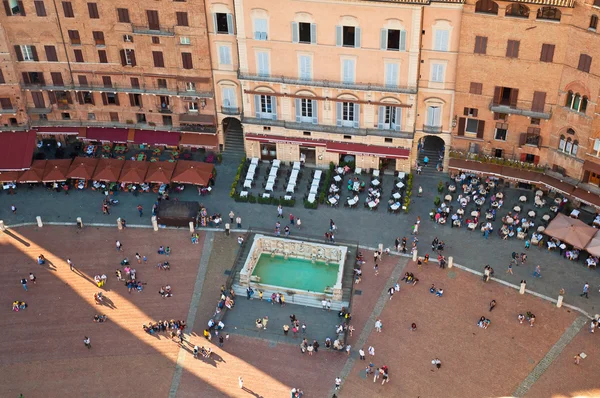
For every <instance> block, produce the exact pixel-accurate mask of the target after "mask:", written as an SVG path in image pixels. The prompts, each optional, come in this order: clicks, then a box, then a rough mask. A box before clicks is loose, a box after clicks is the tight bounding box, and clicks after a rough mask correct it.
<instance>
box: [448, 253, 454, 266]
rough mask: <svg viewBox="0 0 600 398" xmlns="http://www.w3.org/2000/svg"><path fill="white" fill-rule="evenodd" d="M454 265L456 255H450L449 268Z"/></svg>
mask: <svg viewBox="0 0 600 398" xmlns="http://www.w3.org/2000/svg"><path fill="white" fill-rule="evenodd" d="M453 265H454V257H452V256H450V257H448V268H452V266H453Z"/></svg>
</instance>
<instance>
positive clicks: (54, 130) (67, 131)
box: [35, 127, 79, 135]
mask: <svg viewBox="0 0 600 398" xmlns="http://www.w3.org/2000/svg"><path fill="white" fill-rule="evenodd" d="M35 132H36V134H50V135H57V134H62V135H77V134H79V127H36V128H35Z"/></svg>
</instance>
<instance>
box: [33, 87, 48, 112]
mask: <svg viewBox="0 0 600 398" xmlns="http://www.w3.org/2000/svg"><path fill="white" fill-rule="evenodd" d="M31 99H33V106H34V107H35V108H38V109H42V108H45V107H46V102H45V101H44V94H43V93H42V92H41V91H32V92H31Z"/></svg>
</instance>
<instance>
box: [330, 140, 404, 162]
mask: <svg viewBox="0 0 600 398" xmlns="http://www.w3.org/2000/svg"><path fill="white" fill-rule="evenodd" d="M327 152H337V153H348V154H354V155H370V156H379V157H382V158H395V159H408V157H409V156H410V150H409V149H404V148H394V147H387V146H379V145H366V144H350V143H346V142H328V143H327Z"/></svg>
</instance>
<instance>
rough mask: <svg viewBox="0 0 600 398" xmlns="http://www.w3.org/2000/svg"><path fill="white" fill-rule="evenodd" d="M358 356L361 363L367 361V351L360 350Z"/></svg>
mask: <svg viewBox="0 0 600 398" xmlns="http://www.w3.org/2000/svg"><path fill="white" fill-rule="evenodd" d="M358 355H359V357H360V360H361V361H364V360H365V351H364V350H363V349H362V348H361V349H360V350H358Z"/></svg>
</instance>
